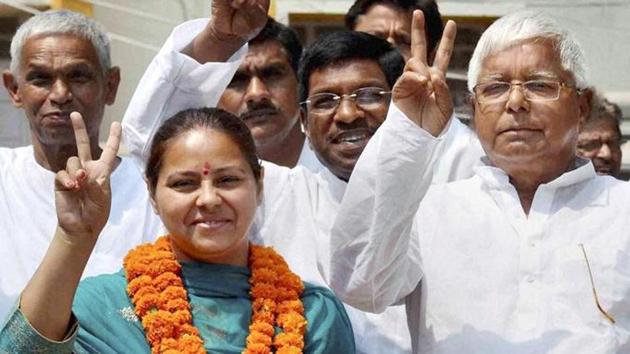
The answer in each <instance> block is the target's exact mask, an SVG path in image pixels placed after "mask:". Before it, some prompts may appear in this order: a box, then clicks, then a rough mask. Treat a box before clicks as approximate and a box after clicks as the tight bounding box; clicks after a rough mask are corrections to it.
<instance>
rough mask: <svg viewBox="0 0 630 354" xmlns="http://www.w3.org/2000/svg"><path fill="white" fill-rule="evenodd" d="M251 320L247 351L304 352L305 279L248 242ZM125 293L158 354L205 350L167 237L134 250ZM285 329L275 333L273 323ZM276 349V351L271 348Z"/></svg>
mask: <svg viewBox="0 0 630 354" xmlns="http://www.w3.org/2000/svg"><path fill="white" fill-rule="evenodd" d="M249 252H250V255H249V267H250V270H251V276H250V279H249V282H250V284H251V290H250V294H251V297H252V323H251V325H250V326H249V335H248V336H247V340H246V348H245V350H244V351H243V353H244V354H267V353H272V352H275V353H276V354H301V353H302V351H303V349H304V333H305V331H306V323H307V322H306V319H305V318H304V305H303V304H302V301H301V300H300V297H301V295H302V291H303V290H304V284H303V283H302V280H301V279H300V278H299V277H298V276H296V275H295V274H293V273H292V272H291V271H290V270H289V267H288V266H287V264H286V262H285V261H284V259H283V258H282V256H280V255H279V254H278V253H276V252H275V251H274V250H273V249H271V248H268V247H261V246H255V245H250V251H249ZM123 267H124V268H125V273H126V275H127V282H128V285H127V293H128V294H129V298H130V299H131V300H132V303H133V305H134V309H135V313H136V315H137V316H138V317H139V318H140V320H141V322H142V326H143V327H144V331H145V335H146V338H147V341H148V342H149V345H150V346H151V352H152V353H154V354H157V353H165V354H181V353H184V354H188V353H190V354H193V353H194V354H201V353H206V350H205V348H204V347H203V340H202V339H201V337H200V335H199V330H197V328H195V327H194V326H193V324H192V314H191V312H190V303H189V302H188V294H187V292H186V289H185V288H184V283H183V281H182V279H181V275H180V274H181V265H180V264H179V262H177V260H176V259H175V256H174V254H173V251H172V249H171V244H170V241H169V239H168V237H167V236H163V237H160V238H159V239H158V240H157V241H156V242H155V243H153V244H145V245H141V246H138V247H136V248H135V249H134V250H132V251H130V252H129V254H127V256H126V257H125V260H124V262H123ZM274 326H277V327H279V328H281V329H282V332H281V333H279V334H278V335H277V336H274V334H275V327H274ZM272 348H275V351H273V350H272Z"/></svg>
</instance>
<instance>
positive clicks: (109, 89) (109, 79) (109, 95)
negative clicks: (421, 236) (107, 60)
mask: <svg viewBox="0 0 630 354" xmlns="http://www.w3.org/2000/svg"><path fill="white" fill-rule="evenodd" d="M118 85H120V68H119V67H117V66H113V67H112V68H110V69H109V70H108V71H107V74H106V76H105V90H106V91H105V104H107V105H112V104H114V102H115V101H116V93H117V92H118Z"/></svg>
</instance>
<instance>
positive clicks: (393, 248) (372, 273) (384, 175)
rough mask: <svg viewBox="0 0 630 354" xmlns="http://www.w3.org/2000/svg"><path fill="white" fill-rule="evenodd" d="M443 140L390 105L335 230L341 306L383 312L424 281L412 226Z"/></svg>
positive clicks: (334, 270)
mask: <svg viewBox="0 0 630 354" xmlns="http://www.w3.org/2000/svg"><path fill="white" fill-rule="evenodd" d="M441 140H442V137H439V138H435V137H433V136H431V135H430V134H429V133H428V132H426V131H425V130H423V129H421V128H420V127H418V126H417V125H416V124H415V123H413V122H412V121H411V120H409V119H408V118H407V117H406V116H405V115H404V114H403V113H402V112H401V111H400V110H398V108H397V107H395V105H394V104H391V105H390V109H389V112H388V114H387V119H385V122H384V123H383V125H381V127H380V128H379V129H378V131H377V132H376V134H375V135H374V136H373V137H372V139H371V140H370V142H369V143H368V145H367V146H366V148H365V150H364V151H363V153H362V154H361V157H360V158H359V161H358V162H357V165H356V166H355V168H354V171H353V172H352V176H351V177H350V181H349V183H348V187H347V189H346V193H345V195H344V198H343V201H342V203H341V208H340V210H339V212H338V214H337V217H336V219H335V223H334V226H333V229H332V232H331V258H330V259H331V262H330V266H331V268H330V272H331V281H330V285H331V288H332V289H333V290H334V292H335V293H336V294H337V296H339V297H340V298H341V299H342V300H343V302H345V303H347V304H349V305H351V306H353V307H356V308H358V309H360V310H363V311H368V312H377V313H378V312H382V311H384V310H385V308H386V307H387V306H390V305H392V304H394V303H397V302H399V301H400V300H402V299H403V298H404V297H405V296H406V295H407V294H409V293H411V292H412V291H413V290H414V288H415V287H416V285H417V284H418V282H419V281H420V279H421V277H422V268H421V264H420V250H419V245H418V242H419V237H418V235H417V230H416V228H414V227H413V224H414V220H415V215H416V212H417V210H418V207H419V205H420V201H421V200H422V198H423V196H424V194H425V193H426V191H427V190H428V188H429V186H430V185H431V180H432V176H433V165H434V161H435V158H434V155H436V154H439V152H438V151H437V150H439V149H441V145H442V144H440V142H441Z"/></svg>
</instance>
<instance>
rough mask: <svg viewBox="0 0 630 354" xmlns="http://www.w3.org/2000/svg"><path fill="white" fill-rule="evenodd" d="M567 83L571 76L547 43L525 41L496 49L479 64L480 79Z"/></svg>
mask: <svg viewBox="0 0 630 354" xmlns="http://www.w3.org/2000/svg"><path fill="white" fill-rule="evenodd" d="M515 75H518V76H521V77H522V78H526V79H552V80H553V79H556V80H567V79H571V78H572V77H573V75H572V74H571V73H570V72H568V71H566V70H565V69H564V68H563V66H562V61H561V59H560V54H559V52H558V50H557V49H556V46H555V45H554V43H553V42H552V41H551V40H527V41H522V42H518V43H514V44H512V45H510V46H508V47H506V48H502V49H498V50H496V51H495V52H494V53H492V54H490V55H488V56H487V57H486V58H485V59H484V60H483V62H482V65H481V73H480V78H483V79H484V80H487V79H493V78H494V79H503V78H506V77H508V78H511V77H512V76H515Z"/></svg>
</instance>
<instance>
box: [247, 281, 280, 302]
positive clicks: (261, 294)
mask: <svg viewBox="0 0 630 354" xmlns="http://www.w3.org/2000/svg"><path fill="white" fill-rule="evenodd" d="M250 292H251V294H252V297H253V298H254V299H271V300H275V299H276V297H277V296H278V291H277V289H276V287H275V286H273V285H272V284H265V283H260V284H254V286H252V287H251V289H250Z"/></svg>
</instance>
